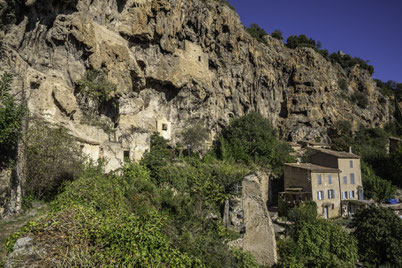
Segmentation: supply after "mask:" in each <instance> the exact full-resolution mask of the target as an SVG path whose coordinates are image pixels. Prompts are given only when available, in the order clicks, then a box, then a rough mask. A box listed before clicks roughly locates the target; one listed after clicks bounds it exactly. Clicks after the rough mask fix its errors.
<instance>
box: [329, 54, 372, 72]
mask: <svg viewBox="0 0 402 268" xmlns="http://www.w3.org/2000/svg"><path fill="white" fill-rule="evenodd" d="M329 59H330V60H331V62H332V63H338V64H339V65H341V66H342V68H344V69H346V68H350V67H353V66H355V65H357V64H358V65H359V68H360V69H363V70H367V71H368V72H369V73H370V75H372V74H373V73H374V67H373V66H372V65H370V64H368V61H364V60H362V59H361V58H359V57H352V56H350V55H349V54H343V53H342V54H341V53H332V54H331V55H329Z"/></svg>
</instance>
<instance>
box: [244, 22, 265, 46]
mask: <svg viewBox="0 0 402 268" xmlns="http://www.w3.org/2000/svg"><path fill="white" fill-rule="evenodd" d="M247 32H248V33H249V34H250V35H251V36H252V37H254V38H255V39H256V40H257V41H258V42H260V43H263V44H267V41H265V39H264V36H266V35H268V34H267V32H266V31H265V30H264V29H263V28H261V27H260V26H258V24H257V23H252V24H251V25H250V27H249V28H247Z"/></svg>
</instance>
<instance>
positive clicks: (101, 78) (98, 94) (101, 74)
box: [78, 70, 116, 104]
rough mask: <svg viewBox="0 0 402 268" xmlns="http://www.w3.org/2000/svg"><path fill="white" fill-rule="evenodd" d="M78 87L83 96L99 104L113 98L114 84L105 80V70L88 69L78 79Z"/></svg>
mask: <svg viewBox="0 0 402 268" xmlns="http://www.w3.org/2000/svg"><path fill="white" fill-rule="evenodd" d="M78 89H79V92H81V93H82V94H83V95H84V96H85V97H88V98H90V99H91V100H94V101H96V102H97V103H98V104H100V103H105V102H108V101H110V100H111V99H112V98H113V93H114V92H115V91H116V86H115V85H114V84H112V83H110V82H109V81H108V80H107V73H106V71H103V70H88V71H87V72H86V73H85V75H84V77H83V78H81V80H79V81H78Z"/></svg>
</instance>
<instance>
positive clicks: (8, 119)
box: [0, 73, 26, 167]
mask: <svg viewBox="0 0 402 268" xmlns="http://www.w3.org/2000/svg"><path fill="white" fill-rule="evenodd" d="M11 82H12V76H11V75H10V74H8V73H4V74H3V75H2V76H1V78H0V167H1V166H3V165H7V164H8V163H9V161H10V160H11V159H13V158H14V157H15V154H16V147H17V143H18V140H19V138H20V137H21V126H22V118H23V116H24V114H25V110H26V109H25V106H24V105H22V104H19V103H18V102H17V100H16V99H15V97H14V96H13V95H12V94H11Z"/></svg>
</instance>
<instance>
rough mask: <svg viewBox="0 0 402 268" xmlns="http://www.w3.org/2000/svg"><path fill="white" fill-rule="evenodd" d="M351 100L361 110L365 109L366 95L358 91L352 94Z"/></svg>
mask: <svg viewBox="0 0 402 268" xmlns="http://www.w3.org/2000/svg"><path fill="white" fill-rule="evenodd" d="M351 100H352V101H353V102H354V103H356V104H357V106H359V107H360V108H362V109H366V108H367V105H368V103H369V100H368V97H367V95H366V94H364V93H363V92H360V91H357V92H355V93H353V94H352V96H351Z"/></svg>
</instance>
